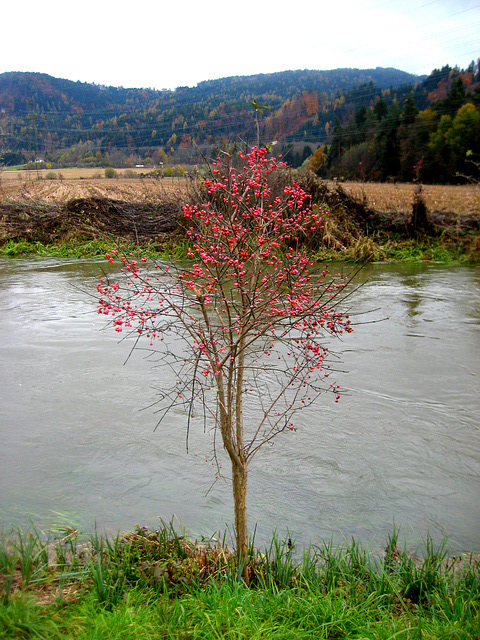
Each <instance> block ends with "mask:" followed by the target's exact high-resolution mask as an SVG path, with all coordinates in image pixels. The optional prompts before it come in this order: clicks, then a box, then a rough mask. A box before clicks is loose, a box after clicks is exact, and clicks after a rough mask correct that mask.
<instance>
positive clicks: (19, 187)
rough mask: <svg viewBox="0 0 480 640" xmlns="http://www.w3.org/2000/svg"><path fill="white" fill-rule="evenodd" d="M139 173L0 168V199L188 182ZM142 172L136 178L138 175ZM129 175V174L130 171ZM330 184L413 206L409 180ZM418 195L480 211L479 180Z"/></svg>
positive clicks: (149, 193) (128, 195) (457, 209)
mask: <svg viewBox="0 0 480 640" xmlns="http://www.w3.org/2000/svg"><path fill="white" fill-rule="evenodd" d="M128 171H129V172H130V171H134V172H135V173H137V174H138V175H139V177H138V178H122V177H121V176H122V173H123V171H122V170H117V174H118V177H117V178H114V179H106V178H104V177H103V175H104V169H101V168H92V169H59V170H54V173H55V174H56V175H57V176H60V174H61V176H62V179H57V180H47V179H45V176H46V174H47V173H48V172H49V170H47V169H44V170H40V171H38V172H37V171H35V170H32V171H2V172H0V203H7V202H37V203H38V202H47V203H49V202H51V203H57V204H61V203H64V202H67V201H69V200H73V199H78V198H109V199H113V200H121V201H124V202H145V203H147V202H151V201H155V200H158V199H162V198H164V197H165V195H168V194H170V195H172V194H173V193H175V194H179V193H181V191H182V190H183V189H185V188H186V186H187V179H185V178H163V179H156V178H153V177H149V176H148V173H149V169H145V168H135V169H129V170H128ZM142 173H143V174H145V177H141V174H142ZM130 175H131V174H130ZM328 184H329V186H330V188H331V189H335V188H336V187H337V186H340V187H341V188H342V189H343V190H344V191H345V192H346V193H348V194H351V195H353V196H354V197H356V198H358V199H360V200H364V201H365V203H366V204H367V206H368V207H369V208H371V209H373V210H374V211H376V212H379V213H380V212H388V213H398V214H408V213H410V212H411V210H412V203H413V199H414V193H415V190H416V188H417V185H414V184H385V183H359V182H342V183H336V182H329V183H328ZM422 194H423V197H424V200H425V204H426V207H427V211H429V212H430V213H440V214H455V215H457V216H472V215H473V216H474V217H478V216H480V185H478V184H477V185H473V184H472V185H462V186H456V185H424V186H423V187H422Z"/></svg>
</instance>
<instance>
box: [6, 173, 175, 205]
mask: <svg viewBox="0 0 480 640" xmlns="http://www.w3.org/2000/svg"><path fill="white" fill-rule="evenodd" d="M77 171H80V169H77ZM3 176H4V174H2V175H1V178H2V182H0V203H7V202H14V201H15V202H31V203H38V202H44V203H55V204H62V203H65V202H68V201H69V200H76V199H79V198H84V199H89V198H107V199H110V200H121V201H122V202H135V203H142V202H145V203H147V202H152V201H153V202H155V201H158V200H164V199H165V196H166V195H167V196H168V195H169V196H172V195H173V194H177V195H178V194H181V192H182V191H183V190H185V189H186V188H187V184H188V183H187V179H186V178H163V179H162V180H157V179H155V178H142V179H135V178H133V179H125V178H118V179H106V178H96V179H93V178H89V179H77V178H76V179H65V180H36V179H35V180H27V181H21V180H17V181H15V180H4V178H3Z"/></svg>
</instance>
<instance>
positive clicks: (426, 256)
mask: <svg viewBox="0 0 480 640" xmlns="http://www.w3.org/2000/svg"><path fill="white" fill-rule="evenodd" d="M112 248H115V249H118V250H119V251H120V252H121V253H134V254H135V255H142V256H149V257H156V258H160V259H182V258H186V257H187V245H186V242H185V240H184V239H182V238H179V237H175V236H173V237H172V238H171V239H169V240H162V241H156V242H155V241H151V242H145V243H142V244H141V245H137V244H135V243H132V242H129V241H128V240H126V241H125V240H123V241H122V240H119V239H118V238H113V237H112V238H110V239H108V238H104V239H102V238H98V239H68V240H65V241H59V242H55V243H48V242H40V241H33V240H26V239H20V240H15V239H11V240H7V241H6V242H5V243H4V244H3V245H0V257H29V256H30V257H32V256H38V257H55V258H62V257H78V258H89V257H97V256H103V255H104V254H105V253H106V252H109V251H111V250H112ZM316 255H317V258H318V259H319V260H320V261H324V262H331V261H344V262H351V263H363V262H372V261H373V262H414V263H421V262H442V263H459V264H478V263H479V262H480V236H475V235H465V236H463V237H454V236H452V235H451V234H448V233H444V234H440V235H439V236H435V237H428V236H421V237H418V238H404V237H400V236H396V235H395V234H392V235H391V236H389V237H385V236H384V237H375V235H372V236H365V237H362V238H357V239H353V240H352V241H351V242H348V243H346V244H345V245H342V246H331V244H330V245H329V244H328V243H327V244H325V245H323V246H319V247H317V249H316Z"/></svg>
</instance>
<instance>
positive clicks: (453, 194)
mask: <svg viewBox="0 0 480 640" xmlns="http://www.w3.org/2000/svg"><path fill="white" fill-rule="evenodd" d="M337 185H339V186H341V187H342V189H344V190H345V192H346V193H348V194H350V195H352V196H354V197H355V198H357V199H359V200H364V201H365V203H366V205H367V206H368V207H369V208H371V209H373V210H374V211H377V212H379V213H380V212H388V213H401V214H406V213H410V212H411V210H412V203H413V199H414V194H415V190H416V189H417V185H415V184H387V183H379V182H365V183H362V182H341V183H337V182H330V183H329V186H330V187H336V186H337ZM422 194H423V198H424V200H425V205H426V207H427V211H428V212H429V213H445V214H452V213H454V214H457V215H479V214H480V185H478V184H477V185H475V184H471V185H460V186H459V185H423V186H422Z"/></svg>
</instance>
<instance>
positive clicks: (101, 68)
mask: <svg viewBox="0 0 480 640" xmlns="http://www.w3.org/2000/svg"><path fill="white" fill-rule="evenodd" d="M2 5H3V6H2V8H1V9H0V20H1V22H2V27H3V28H2V30H1V31H2V33H1V37H0V73H2V72H4V71H39V72H42V73H48V74H50V75H52V76H56V77H59V78H67V79H69V80H75V81H76V80H81V81H82V82H95V83H98V84H106V85H113V86H124V87H152V88H156V89H161V88H175V87H177V86H182V85H188V86H193V85H195V84H197V82H201V81H202V80H209V79H215V78H222V77H226V76H232V75H250V74H254V73H271V72H274V71H285V70H290V69H336V68H339V67H356V68H360V69H366V68H371V67H377V66H378V67H395V68H397V69H402V70H403V71H409V72H411V73H417V74H428V73H430V72H431V71H432V70H433V69H434V68H436V67H437V68H438V67H441V66H443V65H444V64H449V65H451V66H454V65H456V64H458V65H459V66H460V67H462V68H465V67H466V66H468V64H469V63H470V61H471V60H476V59H477V58H478V57H480V0H342V1H341V2H339V1H338V0H337V1H335V0H332V1H330V2H324V1H322V0H301V1H299V0H288V1H285V0H276V1H274V0H239V1H238V2H236V3H232V2H229V1H228V0H203V2H195V1H194V0H141V1H137V2H135V1H128V0H127V2H121V1H118V0H117V2H113V1H111V0H110V1H109V2H105V1H104V0H96V1H95V0H77V2H72V0H49V1H48V2H40V1H39V0H21V1H20V2H13V1H9V2H5V3H2Z"/></svg>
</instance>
